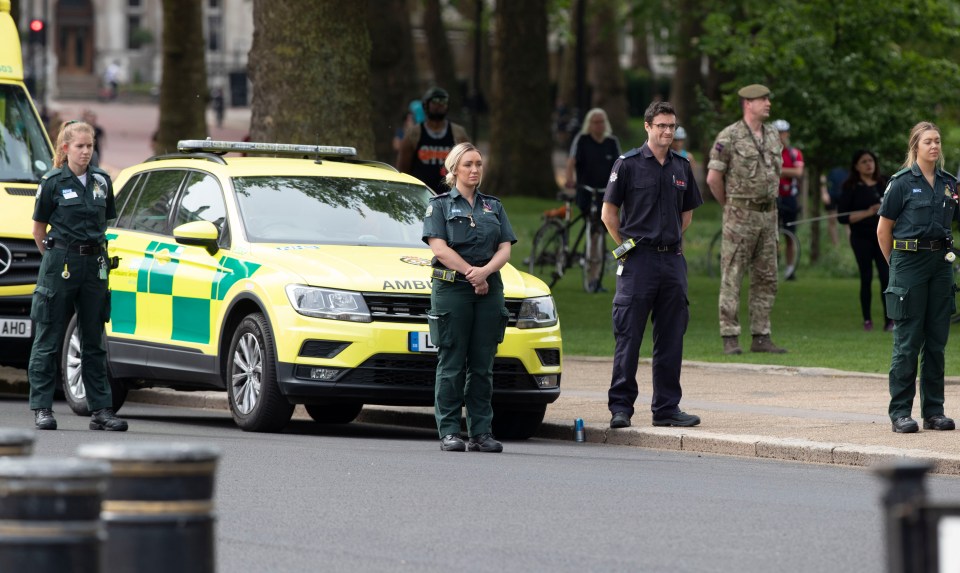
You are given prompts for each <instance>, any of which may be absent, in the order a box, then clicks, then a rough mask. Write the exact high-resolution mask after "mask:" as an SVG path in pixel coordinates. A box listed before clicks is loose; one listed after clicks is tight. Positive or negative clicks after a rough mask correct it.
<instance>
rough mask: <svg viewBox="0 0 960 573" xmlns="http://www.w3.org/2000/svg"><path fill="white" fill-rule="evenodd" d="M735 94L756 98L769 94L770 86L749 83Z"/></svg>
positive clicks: (744, 97) (746, 97)
mask: <svg viewBox="0 0 960 573" xmlns="http://www.w3.org/2000/svg"><path fill="white" fill-rule="evenodd" d="M737 95H739V96H740V97H742V98H743V99H757V98H758V97H765V96H768V95H770V88H768V87H767V86H763V85H760V84H750V85H749V86H745V87H742V88H740V91H738V92H737Z"/></svg>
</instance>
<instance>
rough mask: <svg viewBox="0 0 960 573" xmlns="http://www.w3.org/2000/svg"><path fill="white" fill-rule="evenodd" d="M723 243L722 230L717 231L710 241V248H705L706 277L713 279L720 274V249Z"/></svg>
mask: <svg viewBox="0 0 960 573" xmlns="http://www.w3.org/2000/svg"><path fill="white" fill-rule="evenodd" d="M722 243H723V229H720V230H719V231H717V234H716V235H714V236H713V239H711V240H710V246H709V247H708V248H707V276H708V277H715V276H718V275H719V274H720V247H721V246H722Z"/></svg>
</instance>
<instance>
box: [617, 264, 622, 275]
mask: <svg viewBox="0 0 960 573" xmlns="http://www.w3.org/2000/svg"><path fill="white" fill-rule="evenodd" d="M622 274H623V263H618V264H617V276H618V277H619V276H620V275H622Z"/></svg>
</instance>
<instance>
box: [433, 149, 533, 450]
mask: <svg viewBox="0 0 960 573" xmlns="http://www.w3.org/2000/svg"><path fill="white" fill-rule="evenodd" d="M444 166H445V167H446V168H447V175H446V182H447V185H449V186H450V191H449V192H447V193H442V194H440V195H437V196H436V197H433V198H431V199H430V204H429V205H428V206H427V212H426V215H425V216H424V219H423V241H424V242H425V243H427V244H428V245H430V249H431V250H432V251H433V255H434V257H433V267H434V268H433V274H432V276H433V286H432V287H431V288H432V291H431V293H430V310H429V312H428V313H427V319H428V321H429V323H430V338H431V339H432V340H433V343H434V344H435V345H436V346H437V348H438V350H437V358H438V362H437V378H436V386H435V389H434V393H435V395H434V397H435V401H434V411H435V415H436V418H437V430H438V431H439V433H440V449H441V450H443V451H445V452H462V451H464V450H467V449H469V450H470V451H479V452H500V451H503V445H502V444H500V442H499V441H497V440H496V438H494V436H493V405H492V399H493V358H494V355H495V354H496V353H497V345H498V344H499V343H500V342H503V334H504V332H505V330H506V328H507V320H508V319H509V313H508V312H507V309H506V307H505V306H504V300H503V281H502V280H501V279H500V269H501V268H503V265H505V264H507V262H508V261H509V260H510V246H511V245H512V244H513V243H516V242H517V237H516V236H515V235H514V234H513V228H512V227H511V226H510V221H509V219H507V212H506V211H505V210H504V209H503V205H502V204H501V203H500V200H499V199H497V198H496V197H493V196H492V195H486V194H483V193H480V190H479V188H480V181H481V179H482V178H483V158H482V157H481V156H480V152H479V151H478V150H477V148H476V147H474V146H473V144H471V143H461V144H458V145H456V146H455V147H454V148H453V149H451V150H450V154H449V155H447V158H446V161H445V162H444ZM468 380H469V383H468ZM463 405H466V407H467V434H468V435H469V438H470V441H469V443H468V444H465V443H464V442H463V439H462V438H461V437H460V415H461V410H462V406H463Z"/></svg>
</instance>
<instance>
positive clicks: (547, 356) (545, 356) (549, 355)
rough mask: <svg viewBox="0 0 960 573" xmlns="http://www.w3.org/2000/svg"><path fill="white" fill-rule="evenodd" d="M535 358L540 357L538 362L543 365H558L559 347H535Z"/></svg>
mask: <svg viewBox="0 0 960 573" xmlns="http://www.w3.org/2000/svg"><path fill="white" fill-rule="evenodd" d="M535 350H536V352H537V358H539V359H540V364H543V365H544V366H560V349H559V348H537V349H535Z"/></svg>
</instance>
